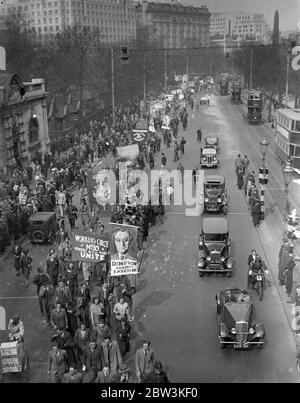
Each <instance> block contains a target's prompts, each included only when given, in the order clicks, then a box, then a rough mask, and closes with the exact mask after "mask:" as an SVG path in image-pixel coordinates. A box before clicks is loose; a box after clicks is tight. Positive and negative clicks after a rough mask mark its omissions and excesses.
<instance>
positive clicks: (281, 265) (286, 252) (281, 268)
mask: <svg viewBox="0 0 300 403" xmlns="http://www.w3.org/2000/svg"><path fill="white" fill-rule="evenodd" d="M291 252H292V250H291V245H290V242H289V240H288V239H285V241H284V244H283V245H282V246H281V248H280V251H279V260H278V281H279V285H281V286H283V285H284V284H285V283H284V272H285V267H286V264H287V262H288V260H289V257H290V253H291Z"/></svg>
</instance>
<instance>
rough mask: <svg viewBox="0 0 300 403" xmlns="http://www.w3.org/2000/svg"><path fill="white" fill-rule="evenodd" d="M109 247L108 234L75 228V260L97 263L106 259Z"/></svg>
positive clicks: (73, 255)
mask: <svg viewBox="0 0 300 403" xmlns="http://www.w3.org/2000/svg"><path fill="white" fill-rule="evenodd" d="M108 249H109V240H108V237H107V234H102V235H98V234H90V233H86V232H82V231H79V230H75V232H74V234H73V253H72V257H73V259H74V260H79V261H83V262H89V263H96V262H101V261H104V260H106V258H107V254H108Z"/></svg>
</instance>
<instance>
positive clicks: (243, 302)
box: [216, 288, 265, 349]
mask: <svg viewBox="0 0 300 403" xmlns="http://www.w3.org/2000/svg"><path fill="white" fill-rule="evenodd" d="M216 305H217V315H218V332H219V339H220V346H221V348H225V347H227V346H233V347H234V348H235V349H251V348H252V347H253V346H256V347H258V348H262V347H263V345H264V337H265V328H264V325H263V324H262V323H257V322H256V321H255V319H254V308H253V302H252V301H251V297H250V296H249V295H246V298H245V297H244V296H243V291H242V290H240V289H239V288H234V289H227V290H224V291H221V292H220V293H219V294H217V295H216Z"/></svg>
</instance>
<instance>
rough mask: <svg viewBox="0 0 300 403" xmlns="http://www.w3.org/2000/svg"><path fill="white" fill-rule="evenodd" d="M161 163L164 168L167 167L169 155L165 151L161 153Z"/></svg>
mask: <svg viewBox="0 0 300 403" xmlns="http://www.w3.org/2000/svg"><path fill="white" fill-rule="evenodd" d="M161 165H162V169H165V167H166V165H167V157H166V156H165V153H162V154H161Z"/></svg>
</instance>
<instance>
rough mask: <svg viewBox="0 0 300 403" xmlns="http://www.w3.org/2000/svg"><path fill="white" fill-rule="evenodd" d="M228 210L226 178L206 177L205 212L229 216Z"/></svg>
mask: <svg viewBox="0 0 300 403" xmlns="http://www.w3.org/2000/svg"><path fill="white" fill-rule="evenodd" d="M227 209H228V198H227V191H226V186H225V178H224V176H221V175H209V176H206V177H205V180H204V212H205V213H211V212H215V213H220V212H221V213H223V214H227Z"/></svg>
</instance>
